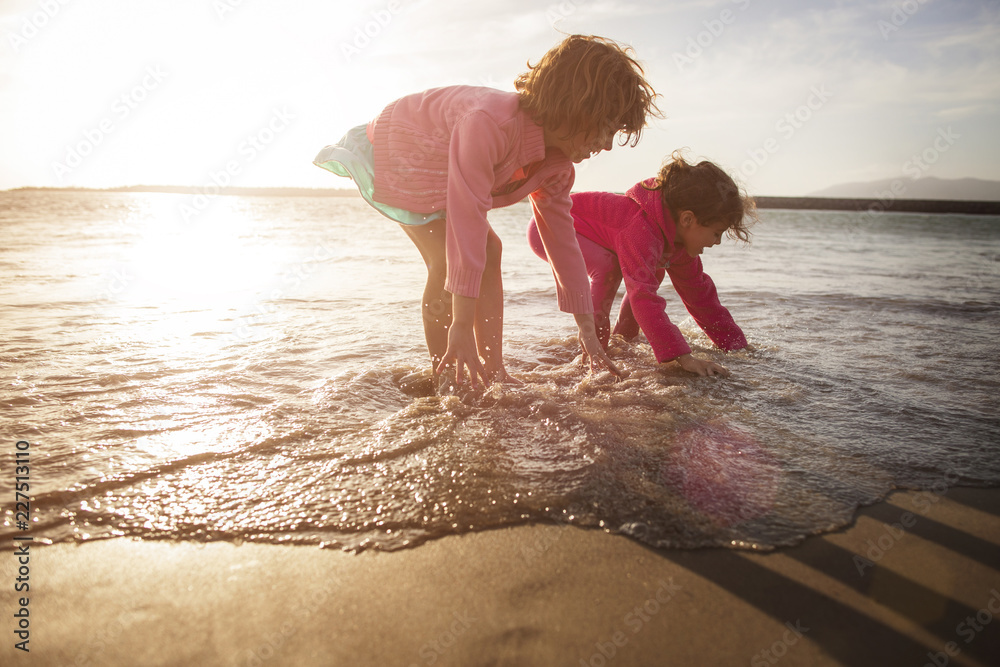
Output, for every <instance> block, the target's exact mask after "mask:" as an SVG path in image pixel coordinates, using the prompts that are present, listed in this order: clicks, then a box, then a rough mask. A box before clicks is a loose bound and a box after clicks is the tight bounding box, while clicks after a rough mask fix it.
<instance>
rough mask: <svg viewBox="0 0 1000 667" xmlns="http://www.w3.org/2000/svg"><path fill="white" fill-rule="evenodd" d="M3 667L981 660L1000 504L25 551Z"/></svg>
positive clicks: (931, 496) (993, 657) (966, 495)
mask: <svg viewBox="0 0 1000 667" xmlns="http://www.w3.org/2000/svg"><path fill="white" fill-rule="evenodd" d="M0 559H2V560H3V565H2V568H0V571H2V573H3V578H4V582H5V583H4V585H3V587H2V590H3V592H2V593H0V600H2V604H3V610H4V612H3V617H4V618H5V620H4V622H3V628H2V629H3V636H4V637H5V641H4V645H3V647H2V649H0V663H2V664H5V665H15V664H31V665H129V666H130V667H131V666H135V665H143V666H145V665H248V666H249V665H254V666H257V665H380V666H382V665H403V666H404V667H405V666H409V665H462V666H471V665H546V666H550V665H567V666H578V665H592V666H594V667H601V666H603V665H752V666H757V665H777V664H780V665H782V666H785V665H789V666H790V665H835V664H844V665H879V666H884V665H914V666H920V665H924V664H931V665H938V666H940V665H945V664H950V665H990V664H998V658H1000V490H998V489H964V488H952V489H947V490H944V489H941V490H940V491H939V492H938V493H934V492H923V493H913V492H898V493H895V494H893V495H891V496H890V497H889V498H888V499H887V501H886V502H883V503H879V504H876V505H873V506H871V507H867V508H864V509H862V510H861V511H860V513H859V515H858V517H857V520H856V521H855V523H854V525H853V526H851V527H850V528H848V529H846V530H842V531H838V532H834V533H827V534H824V535H821V536H815V537H811V538H809V539H807V540H805V541H804V542H803V543H802V544H800V545H799V546H796V547H791V548H785V549H779V550H777V551H775V552H772V553H768V554H759V553H748V552H743V551H732V550H724V549H706V550H696V551H663V552H658V551H653V550H650V549H649V548H646V547H644V546H642V545H640V544H638V543H637V542H634V541H632V540H630V539H627V538H624V537H620V536H615V535H609V534H606V533H603V532H600V531H595V530H581V529H577V528H573V527H564V526H519V527H512V528H506V529H500V530H493V531H488V532H482V533H475V534H470V535H465V536H456V537H448V538H444V539H439V540H436V541H433V542H429V543H427V544H423V545H421V546H419V547H416V548H413V549H409V550H405V551H399V552H392V553H375V552H371V553H369V552H366V553H361V554H349V553H343V552H339V551H331V550H321V549H318V548H314V547H294V546H272V545H256V544H244V545H242V546H235V545H233V544H228V543H214V544H207V545H199V544H193V543H179V544H174V543H166V542H138V541H132V540H125V539H120V540H107V541H101V542H92V543H86V544H83V545H80V546H74V545H55V546H49V547H43V546H32V547H31V548H30V581H31V591H30V602H29V605H28V608H29V610H30V639H29V643H28V647H29V648H30V653H27V654H25V653H23V652H21V651H18V650H16V649H15V648H14V643H15V642H16V641H18V638H17V637H16V636H15V635H13V630H15V629H16V625H15V624H16V619H14V618H13V614H14V613H15V611H17V609H18V608H19V605H18V604H17V601H16V596H17V595H19V594H15V593H14V592H13V590H12V589H13V585H12V582H13V581H14V579H15V577H16V567H17V564H16V562H15V556H14V555H13V554H11V553H10V551H5V552H2V553H0Z"/></svg>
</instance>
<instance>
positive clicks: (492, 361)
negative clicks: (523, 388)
mask: <svg viewBox="0 0 1000 667" xmlns="http://www.w3.org/2000/svg"><path fill="white" fill-rule="evenodd" d="M502 252H503V244H502V243H501V242H500V237H499V236H497V235H496V233H495V232H494V231H493V230H490V234H489V236H488V237H487V239H486V267H485V269H484V271H483V278H482V282H481V283H480V286H479V299H478V301H477V303H476V345H477V346H478V348H479V356H481V357H482V358H483V360H484V362H485V364H484V365H485V367H486V373H487V375H488V376H489V378H490V381H493V382H515V383H517V382H518V381H517V380H515V379H514V378H512V377H511V376H509V375H507V369H506V368H504V365H503V276H502V274H501V271H500V258H501V255H502Z"/></svg>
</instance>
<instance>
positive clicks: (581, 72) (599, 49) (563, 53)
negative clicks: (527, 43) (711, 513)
mask: <svg viewBox="0 0 1000 667" xmlns="http://www.w3.org/2000/svg"><path fill="white" fill-rule="evenodd" d="M632 53H633V51H632V49H631V48H630V47H627V46H622V45H620V44H618V43H617V42H615V41H614V40H611V39H607V38H605V37H595V36H593V35H591V36H585V35H570V36H569V37H567V38H566V39H564V40H563V41H562V42H561V43H560V44H558V45H556V46H555V47H553V48H552V49H550V50H549V51H548V53H546V54H545V55H544V56H542V59H541V60H539V61H538V64H537V65H534V66H533V65H532V64H531V62H530V61H529V62H528V71H527V72H525V73H523V74H521V75H520V76H518V77H517V79H515V81H514V87H515V88H516V89H517V91H518V93H520V95H521V108H522V109H524V110H525V111H527V112H528V113H529V114H530V115H531V117H532V118H533V119H534V120H535V122H536V123H538V124H539V125H541V126H542V127H544V128H546V129H549V130H552V131H560V132H565V134H566V136H572V135H574V134H576V133H578V132H590V133H597V132H600V131H603V130H605V129H607V126H608V125H609V124H610V125H612V128H611V129H613V130H614V131H615V132H616V133H617V132H623V133H624V134H625V136H624V138H623V141H622V145H623V146H624V145H625V144H626V143H629V141H631V144H632V145H633V146H635V145H636V144H637V143H638V142H639V137H640V135H641V134H642V128H643V127H644V126H645V125H646V116H647V115H650V114H652V115H655V116H660V111H659V109H658V108H657V107H656V97H657V93H656V91H654V90H653V87H652V86H651V85H650V84H649V82H647V81H646V79H645V78H644V72H643V70H642V66H641V65H640V64H639V63H638V62H637V61H636V60H635V59H634V58H633V57H632V56H631V55H630V54H632Z"/></svg>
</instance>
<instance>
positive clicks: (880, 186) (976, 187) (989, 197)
mask: <svg viewBox="0 0 1000 667" xmlns="http://www.w3.org/2000/svg"><path fill="white" fill-rule="evenodd" d="M886 193H892V198H894V199H937V200H958V201H1000V181H985V180H983V179H979V178H933V177H929V178H918V179H912V178H905V177H901V178H887V179H885V180H881V181H869V182H866V183H842V184H840V185H834V186H833V187H829V188H825V189H823V190H817V191H816V192H810V193H809V194H808V195H807V196H809V197H849V198H859V199H886V198H887V197H888V195H887V194H886Z"/></svg>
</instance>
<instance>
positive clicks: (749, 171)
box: [0, 0, 1000, 196]
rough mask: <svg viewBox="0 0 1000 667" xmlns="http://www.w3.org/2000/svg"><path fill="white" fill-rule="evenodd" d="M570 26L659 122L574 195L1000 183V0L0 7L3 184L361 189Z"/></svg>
mask: <svg viewBox="0 0 1000 667" xmlns="http://www.w3.org/2000/svg"><path fill="white" fill-rule="evenodd" d="M572 33H584V34H598V35H602V36H605V37H610V38H612V39H615V40H617V41H619V42H622V43H625V44H628V45H630V46H631V47H632V48H633V49H634V51H635V54H636V57H637V59H638V60H639V61H640V62H642V63H643V65H644V67H645V69H646V73H647V76H648V79H649V81H650V82H651V83H652V85H653V86H654V88H655V89H656V91H657V92H658V93H659V94H660V95H661V97H660V98H659V106H660V108H661V109H662V111H663V115H664V118H662V119H654V120H652V121H651V123H650V126H649V127H648V128H647V129H646V131H645V132H644V133H643V136H642V140H641V142H640V144H639V145H638V146H636V147H634V148H633V147H628V146H626V147H621V146H616V147H615V148H614V149H613V150H612V151H611V152H609V153H602V154H601V155H599V156H597V157H594V158H591V159H590V160H587V161H586V162H584V163H583V164H581V165H579V166H578V169H577V179H576V186H575V189H576V190H609V191H623V190H625V189H627V188H629V187H630V186H631V185H632V184H634V183H635V182H637V181H640V180H642V179H644V178H647V177H649V176H652V175H654V174H655V173H656V171H657V170H658V169H659V167H660V165H661V164H662V163H663V161H664V160H665V159H666V158H667V157H668V156H669V155H670V154H671V153H672V152H673V151H674V150H676V149H684V150H685V152H686V156H687V157H688V158H689V159H695V160H700V159H708V160H711V161H713V162H715V163H717V164H718V165H720V166H721V167H722V168H723V169H725V170H726V171H727V172H729V173H730V174H731V175H733V176H734V177H735V178H736V180H737V181H739V182H740V183H741V184H742V185H744V187H746V189H747V190H748V191H749V192H750V193H751V194H753V195H779V196H782V195H783V196H799V195H805V194H809V193H811V192H814V191H817V190H820V189H822V188H825V187H828V186H831V185H835V184H839V183H845V182H856V181H870V180H879V179H902V180H904V181H905V180H906V179H912V178H917V177H923V176H927V177H937V178H965V177H974V178H982V179H992V180H1000V2H997V1H996V0H993V1H971V0H969V1H966V0H947V1H945V0H927V1H921V0H902V1H879V2H876V1H872V2H864V1H859V2H837V1H822V0H821V1H817V2H809V3H804V2H795V1H793V0H773V1H771V2H765V1H764V0H722V1H707V0H706V1H697V0H695V1H683V0H678V1H674V2H663V1H662V0H656V1H653V0H563V1H562V2H552V3H546V2H544V1H543V2H529V1H527V0H504V2H475V3H474V2H469V1H468V0H374V1H371V0H351V1H350V2H347V1H345V0H299V1H297V2H288V3H279V2H277V1H275V0H172V1H171V2H154V1H151V0H0V126H2V127H3V128H4V129H3V132H2V134H0V189H8V188H16V187H21V186H78V187H98V188H101V187H114V186H121V185H135V184H155V185H188V186H196V187H202V186H204V187H206V188H208V187H211V186H212V185H213V184H215V185H234V186H271V187H345V188H346V187H351V183H350V182H349V181H347V180H346V179H341V178H338V177H336V176H333V175H332V174H330V173H329V172H326V171H323V170H321V169H319V168H318V167H316V166H314V165H313V164H312V159H313V157H314V156H315V155H316V153H317V152H318V151H319V150H320V149H321V148H322V147H323V146H325V145H327V144H330V143H334V142H335V141H337V140H338V139H339V138H340V137H341V136H342V135H343V134H344V133H345V132H346V131H347V130H348V129H350V128H351V127H353V126H355V125H359V124H361V123H364V122H367V121H368V120H369V119H370V118H372V117H374V116H375V115H377V114H378V112H379V111H380V110H381V108H382V107H384V106H385V105H386V104H387V103H388V102H390V101H392V100H394V99H396V98H398V97H401V96H402V95H405V94H408V93H412V92H418V91H420V90H424V89H427V88H431V87H435V86H443V85H451V84H473V85H486V86H492V87H495V88H500V89H504V90H513V80H514V78H515V77H516V76H517V75H518V74H519V73H521V72H522V71H524V70H525V68H526V62H527V61H531V62H536V61H537V60H538V59H539V58H540V57H541V56H542V55H543V54H544V53H545V51H547V50H548V49H549V48H550V47H552V46H554V45H555V44H556V43H558V42H559V41H560V40H561V39H562V38H563V37H564V36H565V35H566V34H572ZM873 194H875V193H873Z"/></svg>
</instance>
